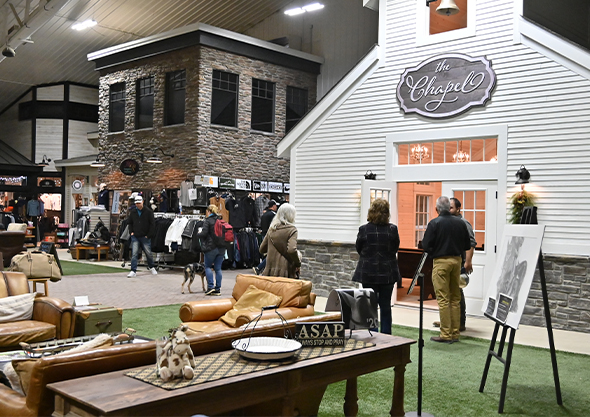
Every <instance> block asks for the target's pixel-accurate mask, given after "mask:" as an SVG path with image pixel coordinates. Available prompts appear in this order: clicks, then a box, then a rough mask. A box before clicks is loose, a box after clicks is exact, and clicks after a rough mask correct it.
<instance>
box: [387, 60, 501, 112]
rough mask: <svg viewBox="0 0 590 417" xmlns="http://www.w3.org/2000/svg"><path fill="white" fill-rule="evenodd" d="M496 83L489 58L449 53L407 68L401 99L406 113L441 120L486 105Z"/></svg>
mask: <svg viewBox="0 0 590 417" xmlns="http://www.w3.org/2000/svg"><path fill="white" fill-rule="evenodd" d="M495 85H496V74H495V73H494V70H493V69H492V67H491V62H490V61H488V60H487V59H486V58H485V57H479V58H473V57H470V56H467V55H463V54H446V55H439V56H435V57H433V58H430V59H427V60H426V61H424V62H422V63H420V64H419V65H418V66H417V67H413V68H408V69H406V70H405V71H404V73H403V74H402V76H401V79H400V82H399V84H398V85H397V99H398V101H399V103H400V106H401V108H402V110H403V111H404V113H418V114H420V115H422V116H425V117H430V118H435V119H438V118H442V117H451V116H456V115H458V114H461V113H463V112H465V111H467V110H469V109H470V108H471V107H475V106H483V105H485V103H486V102H487V101H488V100H489V99H490V98H491V94H492V90H493V89H494V87H495Z"/></svg>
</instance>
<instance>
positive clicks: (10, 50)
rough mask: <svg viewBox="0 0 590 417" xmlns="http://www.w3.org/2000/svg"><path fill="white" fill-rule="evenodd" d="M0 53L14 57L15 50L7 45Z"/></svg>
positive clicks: (7, 56)
mask: <svg viewBox="0 0 590 417" xmlns="http://www.w3.org/2000/svg"><path fill="white" fill-rule="evenodd" d="M2 55H4V56H5V57H6V58H14V57H15V56H16V51H15V50H14V49H13V48H11V47H10V46H7V47H6V48H4V49H3V50H2Z"/></svg>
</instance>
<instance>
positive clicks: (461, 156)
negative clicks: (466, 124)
mask: <svg viewBox="0 0 590 417" xmlns="http://www.w3.org/2000/svg"><path fill="white" fill-rule="evenodd" d="M453 161H454V162H469V154H468V153H467V152H463V144H462V143H461V142H459V152H456V153H455V154H454V155H453Z"/></svg>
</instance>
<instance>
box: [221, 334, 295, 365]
mask: <svg viewBox="0 0 590 417" xmlns="http://www.w3.org/2000/svg"><path fill="white" fill-rule="evenodd" d="M232 346H233V347H234V349H235V350H237V351H238V353H239V354H240V355H241V356H243V357H244V358H248V359H258V360H275V359H285V358H290V357H292V356H294V355H295V354H296V353H297V352H299V350H300V349H301V343H299V342H298V341H296V340H292V339H285V338H282V337H252V338H244V339H238V340H234V341H233V342H232Z"/></svg>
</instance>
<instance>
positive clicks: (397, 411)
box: [389, 363, 406, 417]
mask: <svg viewBox="0 0 590 417" xmlns="http://www.w3.org/2000/svg"><path fill="white" fill-rule="evenodd" d="M394 371H395V376H394V379H393V398H392V399H391V411H390V412H389V414H390V415H391V417H400V416H404V415H405V414H406V413H405V412H404V374H405V373H406V364H405V363H404V364H400V365H397V366H395V367H394Z"/></svg>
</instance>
